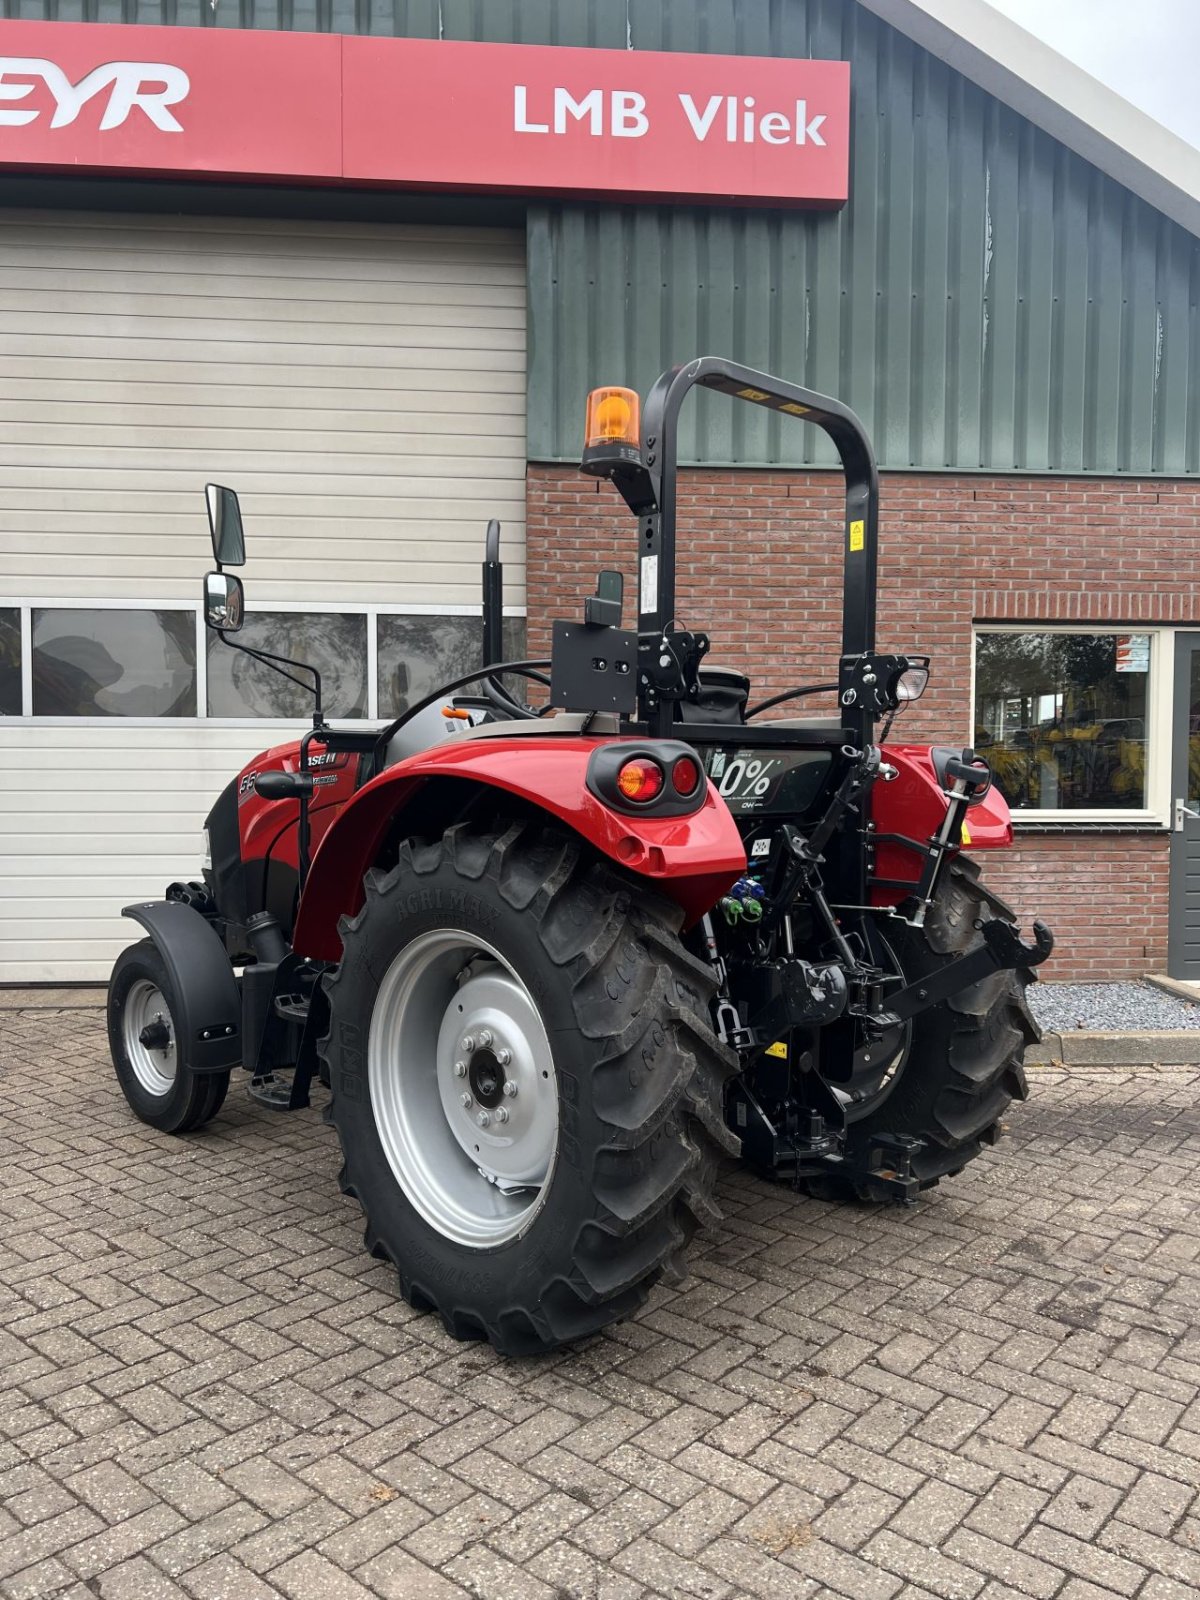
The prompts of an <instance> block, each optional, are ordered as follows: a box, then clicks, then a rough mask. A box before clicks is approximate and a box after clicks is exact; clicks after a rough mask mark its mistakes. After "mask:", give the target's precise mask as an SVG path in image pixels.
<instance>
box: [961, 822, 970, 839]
mask: <svg viewBox="0 0 1200 1600" xmlns="http://www.w3.org/2000/svg"><path fill="white" fill-rule="evenodd" d="M962 842H963V843H964V844H970V842H971V830H970V828H968V827H967V825H966V823H965V822H964V823H963V825H962Z"/></svg>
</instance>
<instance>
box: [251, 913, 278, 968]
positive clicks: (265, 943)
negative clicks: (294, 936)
mask: <svg viewBox="0 0 1200 1600" xmlns="http://www.w3.org/2000/svg"><path fill="white" fill-rule="evenodd" d="M246 932H247V933H248V934H249V936H250V943H251V944H252V945H253V946H254V954H255V957H256V958H257V960H259V961H262V962H271V963H272V964H274V965H278V964H279V962H281V961H282V960H283V958H284V956H286V955H287V953H288V946H287V940H286V939H285V938H284V937H283V929H282V928H281V927H280V926H279V918H278V917H274V916H272V915H271V913H270V912H269V911H256V912H255V913H254V915H253V916H252V917H248V918H247V919H246Z"/></svg>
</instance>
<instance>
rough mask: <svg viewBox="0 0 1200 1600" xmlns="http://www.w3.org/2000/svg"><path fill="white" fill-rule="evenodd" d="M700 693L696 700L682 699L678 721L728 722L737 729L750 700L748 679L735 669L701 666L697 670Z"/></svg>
mask: <svg viewBox="0 0 1200 1600" xmlns="http://www.w3.org/2000/svg"><path fill="white" fill-rule="evenodd" d="M698 676H699V679H700V693H699V695H698V696H697V697H696V699H695V700H681V701H680V703H679V720H680V721H681V722H706V723H729V724H731V725H733V726H735V727H736V726H737V725H738V724H740V723H743V722H745V720H746V701H747V700H748V699H749V698H750V679H749V678H748V677H747V676H746V674H745V673H744V672H738V671H737V669H736V668H734V667H718V666H703V667H701V668H700V671H699V674H698Z"/></svg>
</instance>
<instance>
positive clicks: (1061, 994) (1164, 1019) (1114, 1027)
mask: <svg viewBox="0 0 1200 1600" xmlns="http://www.w3.org/2000/svg"><path fill="white" fill-rule="evenodd" d="M1026 992H1027V994H1028V997H1029V1005H1030V1009H1031V1010H1032V1012H1033V1014H1034V1016H1035V1017H1036V1018H1037V1020H1038V1022H1039V1023H1040V1024H1041V1026H1042V1028H1043V1029H1045V1031H1046V1032H1047V1033H1069V1032H1071V1031H1072V1030H1073V1029H1075V1028H1089V1029H1091V1030H1093V1031H1094V1032H1097V1033H1143V1032H1146V1031H1148V1030H1152V1029H1155V1028H1200V1005H1193V1004H1191V1002H1190V1001H1187V1000H1179V999H1176V997H1175V996H1174V995H1170V994H1164V993H1163V991H1162V990H1161V989H1155V988H1152V987H1151V985H1150V984H1148V983H1035V984H1031V985H1030V987H1029V989H1028V990H1027V991H1026Z"/></svg>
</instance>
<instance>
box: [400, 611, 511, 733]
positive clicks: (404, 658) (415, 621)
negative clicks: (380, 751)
mask: <svg viewBox="0 0 1200 1600" xmlns="http://www.w3.org/2000/svg"><path fill="white" fill-rule="evenodd" d="M524 650H525V618H524V617H505V618H504V655H505V659H506V660H509V661H520V660H523V659H524ZM482 660H483V621H482V619H481V618H480V617H429V616H426V617H417V616H402V617H401V616H381V617H380V618H379V665H378V676H379V715H380V716H381V717H395V716H399V714H400V712H401V711H405V710H407V708H408V707H409V706H411V705H415V704H416V703H417V701H418V700H421V699H423V698H424V697H425V696H426V695H427V694H432V693H433V691H434V690H435V689H436V688H437V687H438V685H439V684H441V683H448V682H449V681H450V680H451V679H452V678H458V677H461V676H462V675H463V673H464V672H470V671H471V669H472V668H473V667H478V666H479V665H480V664H481V662H482ZM522 681H524V680H522Z"/></svg>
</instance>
